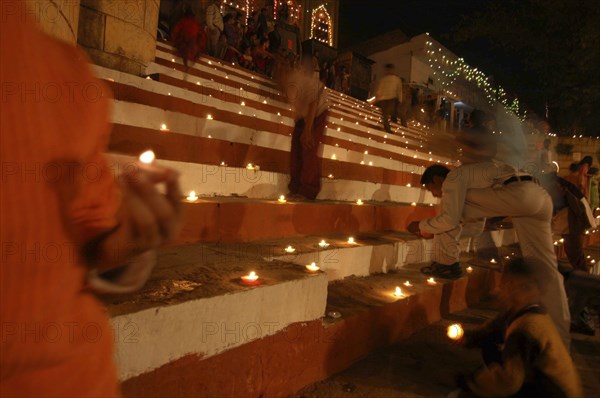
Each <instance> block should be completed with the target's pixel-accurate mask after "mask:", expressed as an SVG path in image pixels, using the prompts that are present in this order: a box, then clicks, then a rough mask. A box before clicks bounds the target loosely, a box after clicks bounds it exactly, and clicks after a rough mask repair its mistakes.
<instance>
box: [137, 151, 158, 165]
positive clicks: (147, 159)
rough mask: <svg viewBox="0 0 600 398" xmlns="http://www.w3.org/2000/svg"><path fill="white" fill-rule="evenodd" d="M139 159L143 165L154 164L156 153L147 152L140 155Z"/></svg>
mask: <svg viewBox="0 0 600 398" xmlns="http://www.w3.org/2000/svg"><path fill="white" fill-rule="evenodd" d="M139 159H140V162H141V163H143V164H152V162H154V159H156V156H155V155H154V152H152V151H146V152H144V153H142V154H141V155H140V158H139Z"/></svg>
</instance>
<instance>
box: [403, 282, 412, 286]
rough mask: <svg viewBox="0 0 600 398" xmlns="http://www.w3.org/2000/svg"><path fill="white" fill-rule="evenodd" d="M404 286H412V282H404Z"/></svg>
mask: <svg viewBox="0 0 600 398" xmlns="http://www.w3.org/2000/svg"><path fill="white" fill-rule="evenodd" d="M404 286H406V287H412V283H410V282H409V281H406V282H404Z"/></svg>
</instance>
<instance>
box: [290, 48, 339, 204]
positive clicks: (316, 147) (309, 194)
mask: <svg viewBox="0 0 600 398" xmlns="http://www.w3.org/2000/svg"><path fill="white" fill-rule="evenodd" d="M278 69H279V73H278V74H279V75H280V84H281V87H282V91H283V93H284V95H285V96H286V97H287V100H288V101H289V103H290V104H291V105H292V108H293V110H294V113H295V124H294V131H293V133H292V148H291V151H290V156H291V157H290V183H289V185H288V188H289V193H288V197H289V198H291V199H300V200H302V199H310V200H313V199H315V198H316V197H317V195H318V194H319V192H320V191H321V164H322V158H321V156H319V155H320V154H319V151H321V152H322V148H321V140H322V139H323V135H324V133H325V125H326V123H327V114H328V104H327V95H326V93H325V92H324V90H325V86H324V85H323V83H322V82H321V81H320V80H319V79H318V77H316V76H315V74H314V70H313V65H312V60H311V58H310V56H307V57H305V58H304V60H303V63H302V66H301V67H300V68H299V69H292V68H290V67H287V66H285V65H281V68H278Z"/></svg>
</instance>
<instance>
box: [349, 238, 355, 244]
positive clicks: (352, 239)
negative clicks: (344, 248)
mask: <svg viewBox="0 0 600 398" xmlns="http://www.w3.org/2000/svg"><path fill="white" fill-rule="evenodd" d="M348 243H349V244H351V245H353V244H355V243H356V242H355V241H354V238H353V237H352V236H351V237H349V238H348Z"/></svg>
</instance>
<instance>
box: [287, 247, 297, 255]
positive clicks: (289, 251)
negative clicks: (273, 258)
mask: <svg viewBox="0 0 600 398" xmlns="http://www.w3.org/2000/svg"><path fill="white" fill-rule="evenodd" d="M295 251H296V249H294V248H293V247H292V246H288V247H286V248H285V252H286V253H289V254H291V253H294V252H295Z"/></svg>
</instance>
